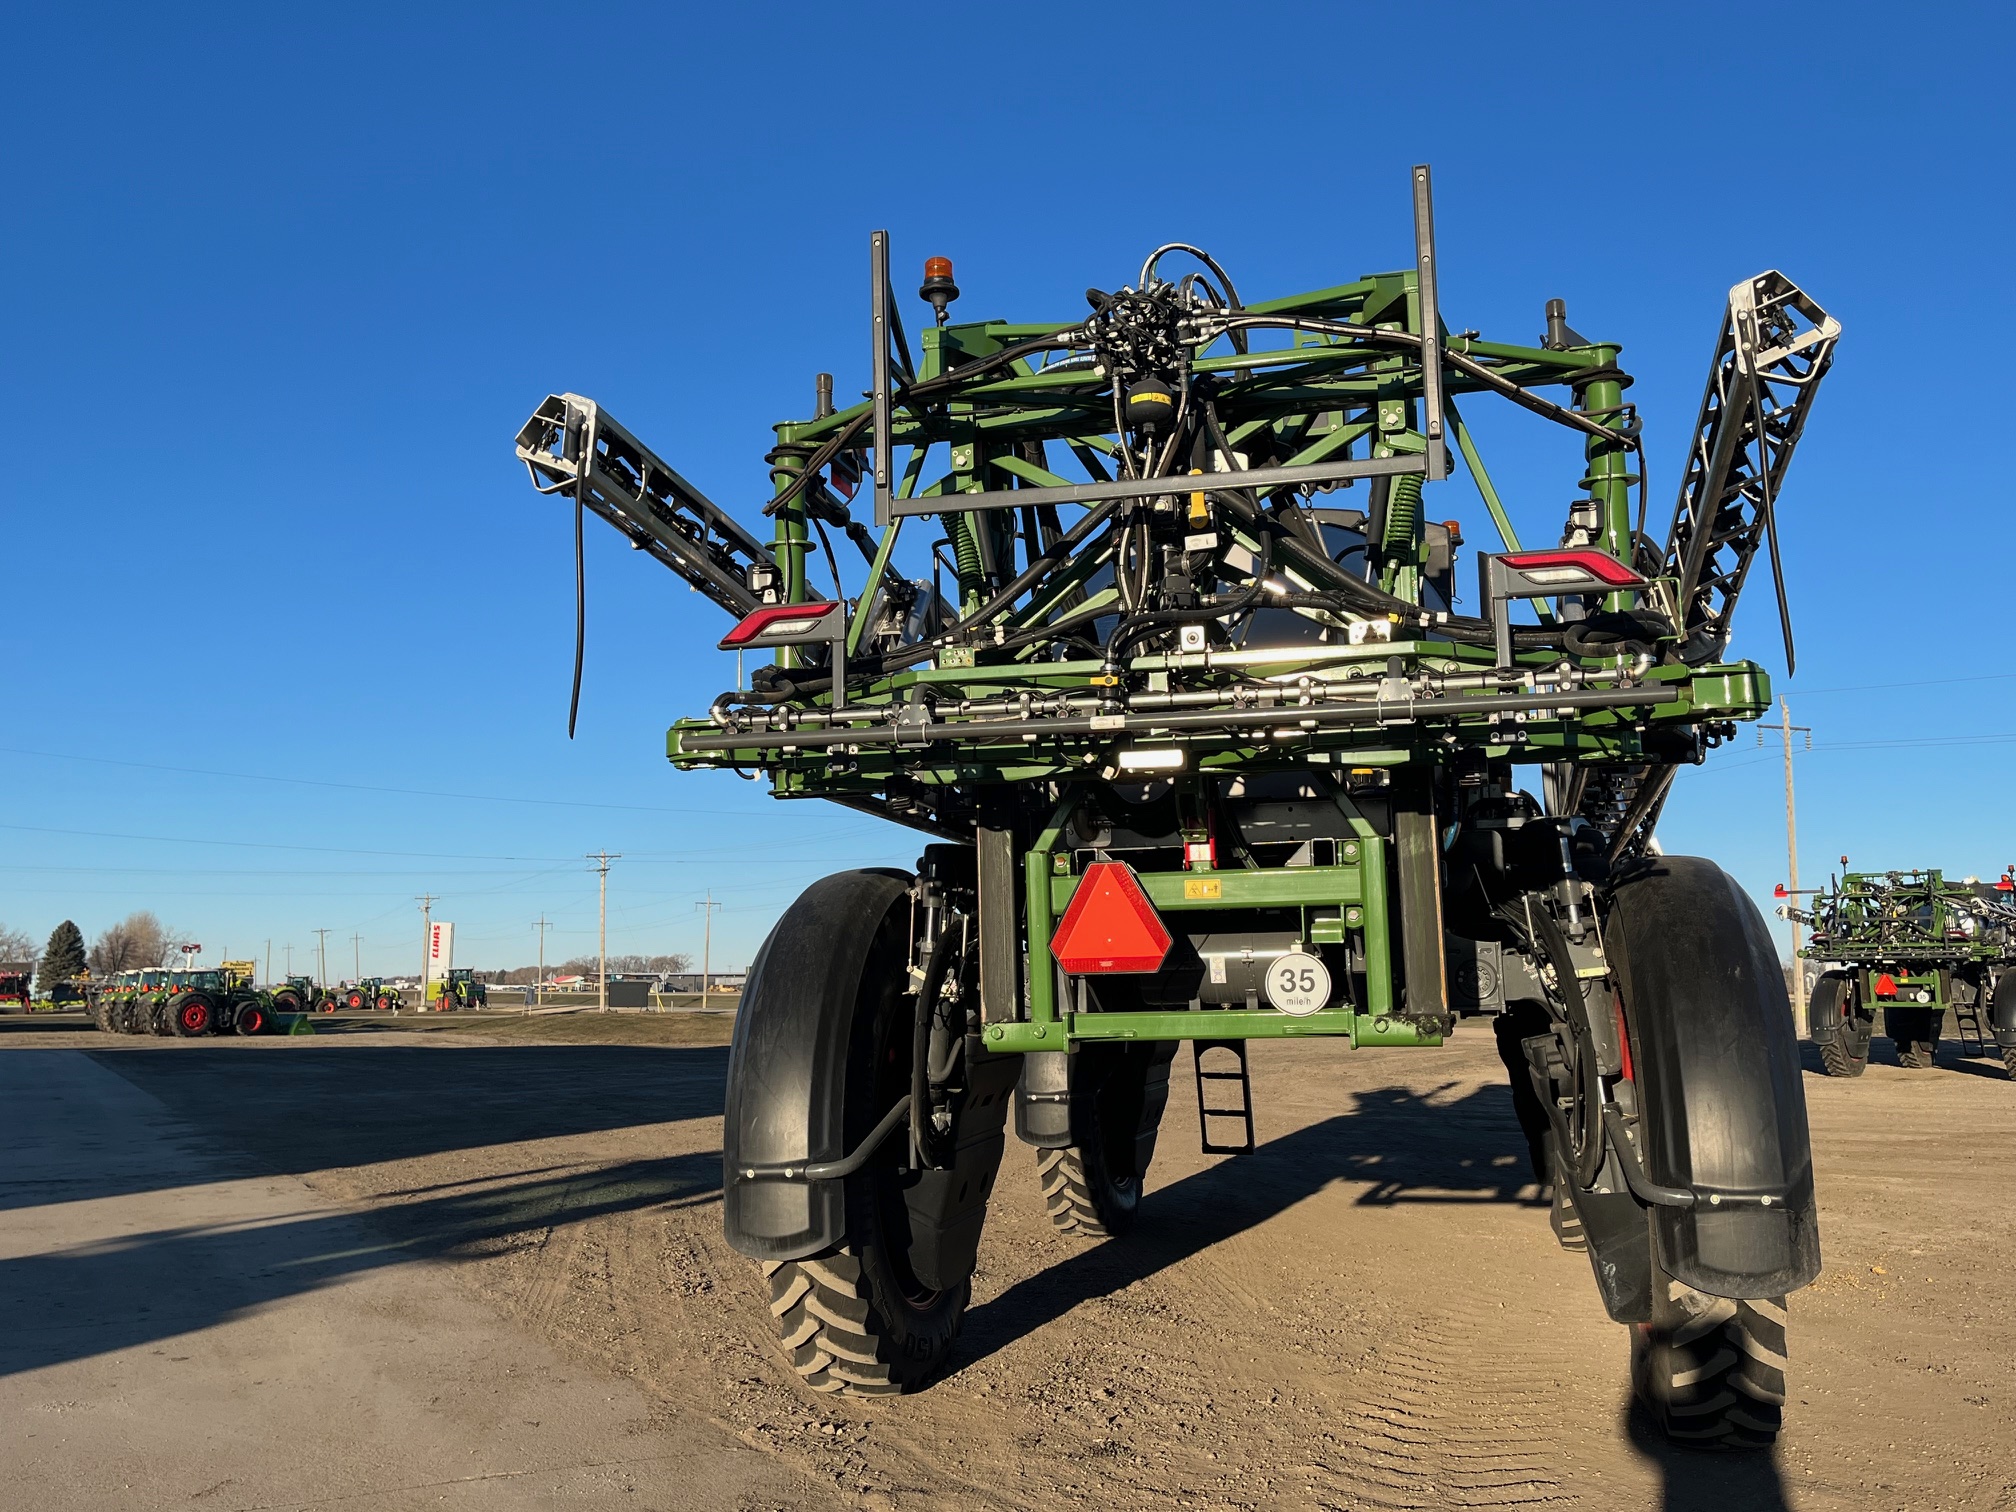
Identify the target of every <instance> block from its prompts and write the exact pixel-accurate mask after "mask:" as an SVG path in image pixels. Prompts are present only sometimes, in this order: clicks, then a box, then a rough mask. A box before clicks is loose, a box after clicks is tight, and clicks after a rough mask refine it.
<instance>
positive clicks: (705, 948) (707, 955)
mask: <svg viewBox="0 0 2016 1512" xmlns="http://www.w3.org/2000/svg"><path fill="white" fill-rule="evenodd" d="M693 906H694V907H695V908H697V909H699V910H700V911H701V912H702V913H703V914H704V915H705V916H706V919H707V928H706V930H705V932H704V933H702V935H701V936H700V1009H701V1011H702V1012H703V1013H704V1012H705V1011H706V1009H707V979H708V977H709V976H710V975H712V974H713V970H714V910H715V909H717V908H719V907H720V906H721V905H720V904H719V903H716V902H715V901H714V889H713V888H711V887H710V888H708V889H707V901H706V902H705V903H695V904H694V905H693Z"/></svg>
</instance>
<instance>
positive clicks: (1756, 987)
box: [1604, 856, 1820, 1299]
mask: <svg viewBox="0 0 2016 1512" xmlns="http://www.w3.org/2000/svg"><path fill="white" fill-rule="evenodd" d="M1604 942H1605V945H1606V946H1607V948H1608V951H1609V957H1610V962H1611V965H1612V967H1613V969H1614V970H1615V971H1616V973H1617V978H1618V980H1619V982H1620V984H1621V986H1622V991H1623V1000H1624V1015H1625V1021H1626V1024H1627V1027H1628V1030H1629V1035H1630V1050H1631V1060H1632V1066H1633V1071H1632V1079H1633V1082H1634V1085H1635V1087H1636V1091H1637V1097H1638V1105H1639V1110H1640V1119H1639V1128H1640V1131H1641V1139H1642V1143H1643V1164H1644V1174H1645V1175H1646V1176H1648V1177H1649V1178H1650V1181H1651V1182H1652V1183H1655V1184H1656V1185H1657V1186H1658V1187H1659V1188H1661V1189H1664V1191H1665V1192H1666V1193H1667V1194H1669V1195H1668V1197H1667V1199H1666V1200H1663V1201H1660V1202H1657V1203H1655V1204H1654V1205H1653V1207H1652V1212H1653V1218H1652V1224H1651V1228H1652V1236H1653V1243H1654V1245H1655V1246H1656V1248H1657V1258H1658V1261H1659V1264H1660V1266H1661V1267H1662V1268H1663V1269H1664V1270H1665V1271H1666V1272H1667V1273H1668V1274H1669V1275H1671V1276H1673V1277H1674V1278H1675V1279H1677V1280H1679V1281H1681V1282H1683V1283H1685V1284H1686V1285H1688V1286H1691V1287H1693V1288H1695V1289H1696V1290H1698V1291H1703V1292H1706V1293H1708V1294H1709V1295H1710V1296H1717V1297H1734V1298H1745V1299H1755V1298H1770V1297H1782V1296H1784V1295H1785V1294H1786V1293H1788V1292H1792V1291H1796V1290H1798V1289H1799V1288H1800V1287H1802V1286H1805V1285H1806V1284H1807V1283H1808V1282H1810V1281H1812V1279H1813V1278H1814V1277H1815V1276H1816V1275H1818V1274H1819V1272H1820V1236H1819V1224H1818V1217H1817V1214H1816V1213H1815V1211H1814V1203H1813V1157H1812V1147H1811V1145H1810V1144H1809V1142H1808V1137H1807V1129H1806V1094H1805V1089H1804V1086H1803V1084H1802V1081H1801V1072H1800V1064H1799V1040H1798V1026H1797V1025H1795V1024H1794V1022H1793V1019H1792V1009H1791V1004H1790V1001H1789V999H1788V997H1787V994H1786V991H1785V981H1784V977H1783V975H1782V973H1781V971H1780V969H1779V964H1778V952H1777V949H1776V948H1775V947H1774V945H1773V944H1772V941H1771V936H1770V933H1769V931H1768V930H1767V929H1766V927H1765V924H1764V920H1763V917H1762V916H1761V915H1760V914H1759V913H1758V912H1757V908H1756V905H1755V904H1753V903H1752V902H1751V901H1750V899H1749V897H1748V896H1747V895H1746V894H1744V892H1743V891H1742V890H1741V889H1740V888H1739V887H1738V886H1737V885H1736V883H1735V881H1734V879H1732V878H1731V877H1730V876H1729V875H1728V874H1727V873H1726V872H1724V871H1723V870H1722V869H1721V868H1720V867H1718V866H1716V865H1715V864H1714V863H1713V862H1712V861H1706V860H1702V859H1700V858H1698V857H1691V856H1668V857H1660V858H1657V859H1654V860H1651V861H1647V862H1645V863H1643V864H1641V865H1640V866H1638V867H1637V868H1636V869H1634V870H1633V871H1632V872H1631V873H1629V874H1628V875H1626V876H1625V877H1623V878H1621V879H1620V880H1619V881H1618V883H1617V885H1616V887H1615V889H1614V894H1613V901H1612V907H1611V910H1610V914H1609V920H1608V924H1607V927H1606V929H1605V932H1604Z"/></svg>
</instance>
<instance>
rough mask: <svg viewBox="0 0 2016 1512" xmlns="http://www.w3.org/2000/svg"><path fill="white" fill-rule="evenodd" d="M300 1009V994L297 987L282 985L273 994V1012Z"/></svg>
mask: <svg viewBox="0 0 2016 1512" xmlns="http://www.w3.org/2000/svg"><path fill="white" fill-rule="evenodd" d="M301 1009H302V1001H301V994H300V992H299V990H298V989H296V988H293V987H282V988H281V989H280V990H279V991H278V992H276V993H274V994H273V1011H274V1012H275V1013H299V1012H300V1011H301Z"/></svg>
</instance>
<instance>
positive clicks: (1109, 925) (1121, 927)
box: [1050, 861, 1175, 976]
mask: <svg viewBox="0 0 2016 1512" xmlns="http://www.w3.org/2000/svg"><path fill="white" fill-rule="evenodd" d="M1174 943H1175V942H1174V940H1173V939H1172V938H1171V937H1170V934H1169V930H1168V927H1167V926H1166V925H1165V924H1163V922H1162V916H1161V915H1160V914H1158V913H1157V912H1156V911H1155V905H1154V904H1153V903H1151V902H1150V901H1149V900H1148V894H1147V893H1145V892H1143V891H1142V890H1141V879H1140V878H1139V877H1136V876H1135V875H1134V868H1133V867H1131V866H1129V865H1128V864H1127V863H1126V862H1124V861H1095V862H1093V863H1092V864H1091V865H1090V866H1088V867H1086V868H1085V875H1084V877H1082V878H1081V879H1080V880H1079V883H1078V890H1077V891H1076V892H1075V893H1073V894H1072V895H1071V906H1070V907H1069V908H1067V909H1065V910H1064V919H1063V922H1062V923H1060V924H1059V925H1058V926H1057V933H1056V934H1055V935H1053V936H1051V939H1050V953H1051V954H1052V955H1053V956H1055V957H1056V958H1057V964H1058V965H1059V966H1062V967H1063V968H1064V969H1065V971H1067V972H1069V973H1070V974H1071V975H1073V976H1092V975H1098V974H1101V973H1120V972H1148V971H1159V970H1161V968H1162V963H1163V961H1165V960H1166V959H1168V956H1169V947H1170V946H1171V945H1172V944H1174Z"/></svg>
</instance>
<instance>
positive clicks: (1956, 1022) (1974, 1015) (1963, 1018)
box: [1953, 997, 1988, 1056]
mask: <svg viewBox="0 0 2016 1512" xmlns="http://www.w3.org/2000/svg"><path fill="white" fill-rule="evenodd" d="M1953 1032H1954V1033H1955V1034H1957V1035H1959V1036H1960V1053H1961V1054H1962V1055H1969V1056H1985V1055H1986V1054H1987V1053H1988V1036H1987V1035H1986V1034H1984V1033H1983V1032H1982V1030H1981V999H1980V998H1978V997H1975V998H1971V999H1969V1000H1968V1001H1967V1002H1964V1003H1955V1004H1953ZM1970 1034H1971V1035H1972V1036H1973V1040H1974V1048H1973V1049H1972V1050H1969V1049H1968V1048H1967V1040H1968V1036H1969V1035H1970Z"/></svg>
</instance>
